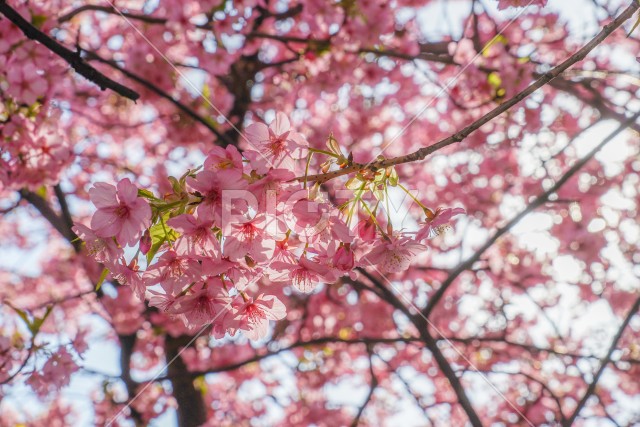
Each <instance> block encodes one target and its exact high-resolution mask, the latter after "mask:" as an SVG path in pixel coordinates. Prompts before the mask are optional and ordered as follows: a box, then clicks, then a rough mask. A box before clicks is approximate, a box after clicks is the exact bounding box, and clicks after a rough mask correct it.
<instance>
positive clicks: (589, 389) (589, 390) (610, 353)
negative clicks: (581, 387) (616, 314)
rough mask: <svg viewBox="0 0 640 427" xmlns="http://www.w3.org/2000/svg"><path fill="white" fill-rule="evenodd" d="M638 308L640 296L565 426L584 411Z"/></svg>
mask: <svg viewBox="0 0 640 427" xmlns="http://www.w3.org/2000/svg"><path fill="white" fill-rule="evenodd" d="M638 309H640V298H637V299H636V302H635V303H634V304H633V306H632V307H631V309H630V310H629V313H628V314H627V317H625V319H624V321H623V322H622V324H621V325H620V328H618V332H617V333H616V335H615V337H613V341H612V342H611V345H610V346H609V351H607V354H606V356H605V357H604V358H603V359H602V361H601V362H600V368H599V369H598V372H596V374H595V375H594V377H593V380H592V381H591V384H589V387H587V391H586V392H585V393H584V396H582V399H580V402H578V406H576V409H575V410H574V411H573V413H572V414H571V416H570V417H569V419H567V420H566V422H564V423H563V424H562V425H563V426H564V427H570V426H571V425H573V422H574V421H575V420H576V418H577V417H578V415H580V411H582V408H584V405H585V404H586V403H587V400H589V398H590V397H591V395H592V394H593V393H594V392H595V391H596V386H597V385H598V381H599V380H600V377H601V376H602V374H603V372H604V370H605V369H606V368H607V365H608V364H609V363H610V362H611V357H612V356H613V352H614V351H615V350H616V348H617V347H618V341H620V338H622V334H623V333H624V330H625V329H626V328H627V326H628V325H629V322H631V319H632V318H633V316H635V314H636V313H637V312H638Z"/></svg>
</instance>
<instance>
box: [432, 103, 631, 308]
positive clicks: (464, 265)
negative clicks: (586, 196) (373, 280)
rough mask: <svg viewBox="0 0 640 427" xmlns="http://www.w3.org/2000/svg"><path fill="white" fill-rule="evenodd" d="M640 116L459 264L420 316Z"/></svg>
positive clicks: (592, 152) (614, 132)
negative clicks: (456, 280) (459, 277)
mask: <svg viewBox="0 0 640 427" xmlns="http://www.w3.org/2000/svg"><path fill="white" fill-rule="evenodd" d="M639 116H640V113H638V114H635V115H634V116H632V117H631V118H629V119H627V120H626V121H625V122H624V123H622V124H621V125H620V126H618V128H617V129H616V130H614V131H613V132H611V133H610V134H609V135H608V136H607V137H606V138H605V139H603V140H602V142H600V144H598V145H597V146H596V147H595V148H594V149H592V150H591V151H590V152H589V153H588V154H587V155H586V156H584V157H583V158H582V159H580V160H579V161H577V162H576V163H575V164H574V165H573V166H572V167H571V168H570V169H569V170H568V171H567V172H566V173H565V174H564V175H563V176H562V177H561V178H560V179H559V180H558V181H556V183H555V184H554V185H553V186H552V187H551V188H549V189H548V190H547V191H545V192H544V193H542V194H540V195H539V196H538V197H536V198H535V199H534V200H533V201H532V202H531V203H530V204H529V205H528V206H527V207H526V208H525V209H524V210H523V211H521V212H520V213H519V214H518V215H516V216H515V217H514V218H513V219H512V220H511V221H509V222H508V223H507V224H506V225H504V226H503V227H501V228H499V229H498V230H497V231H496V232H495V233H494V234H493V236H491V238H490V239H489V240H487V241H486V242H485V243H484V245H482V246H481V247H480V248H479V249H478V250H477V251H476V252H475V253H474V254H473V255H472V256H471V257H469V258H467V260H466V261H464V262H462V263H460V264H459V265H458V266H457V267H456V268H455V269H454V270H453V271H452V272H451V273H450V274H449V276H447V278H446V279H445V280H444V282H443V283H442V285H440V287H439V288H438V290H437V291H436V292H434V294H433V296H432V297H431V298H429V301H428V303H427V305H426V307H425V308H424V310H423V312H422V314H423V315H424V316H425V317H429V315H430V314H431V312H432V311H433V309H434V308H435V307H436V305H437V304H438V302H440V300H441V299H442V297H443V296H444V294H445V292H446V291H447V289H448V288H449V287H450V286H451V284H452V283H453V282H454V281H455V279H456V278H457V277H458V276H459V275H460V274H462V273H463V272H464V271H466V270H467V269H469V268H471V267H472V266H473V264H474V263H475V262H476V261H478V260H479V259H480V257H481V256H482V254H483V253H484V252H485V251H487V249H489V248H490V247H491V246H493V244H494V243H495V242H496V241H497V240H498V239H499V238H500V237H502V236H503V235H504V234H506V233H507V232H508V231H509V230H511V228H513V226H515V225H516V224H517V223H518V222H520V220H522V219H523V218H524V217H525V216H527V215H528V214H529V213H531V212H533V211H534V210H535V209H537V208H538V207H540V206H542V205H543V204H544V203H545V202H547V201H548V200H549V197H550V196H551V195H552V194H554V193H555V192H556V191H558V190H559V189H560V188H561V187H562V186H563V185H564V184H565V183H566V182H567V181H568V180H569V179H570V178H571V177H572V176H573V175H575V174H576V173H577V172H578V171H579V170H580V169H582V167H583V166H584V165H585V164H587V162H589V160H591V159H592V158H593V156H595V155H596V153H597V152H598V151H600V150H601V149H602V148H603V147H604V146H605V145H607V144H608V143H609V142H611V140H613V138H615V137H616V136H617V135H618V134H620V133H621V132H622V131H623V130H625V129H626V128H628V127H629V126H630V125H631V124H633V123H635V121H636V120H637V119H638V117H639Z"/></svg>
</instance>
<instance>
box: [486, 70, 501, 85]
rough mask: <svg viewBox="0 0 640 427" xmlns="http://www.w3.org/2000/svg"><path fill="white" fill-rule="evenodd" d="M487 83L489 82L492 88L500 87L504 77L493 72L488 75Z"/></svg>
mask: <svg viewBox="0 0 640 427" xmlns="http://www.w3.org/2000/svg"><path fill="white" fill-rule="evenodd" d="M487 83H489V84H490V85H491V87H492V88H494V89H498V88H500V86H502V79H501V78H500V75H499V74H498V73H495V72H491V73H489V75H488V76H487Z"/></svg>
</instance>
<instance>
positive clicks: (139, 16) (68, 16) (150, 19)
mask: <svg viewBox="0 0 640 427" xmlns="http://www.w3.org/2000/svg"><path fill="white" fill-rule="evenodd" d="M89 10H92V11H96V12H103V13H108V14H111V15H120V14H122V16H124V17H125V18H128V19H133V20H136V21H142V22H146V23H148V24H166V23H167V18H159V17H155V16H150V15H145V14H143V13H131V12H124V11H117V10H116V9H114V8H113V7H111V6H100V5H97V4H85V5H82V6H80V7H78V8H76V9H73V10H72V11H70V12H68V13H65V14H64V15H62V16H61V17H59V18H58V22H59V23H63V22H67V21H70V20H72V19H73V18H74V17H75V16H77V15H79V14H81V13H82V12H85V11H89Z"/></svg>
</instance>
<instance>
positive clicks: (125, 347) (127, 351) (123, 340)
mask: <svg viewBox="0 0 640 427" xmlns="http://www.w3.org/2000/svg"><path fill="white" fill-rule="evenodd" d="M118 340H119V341H120V372H121V373H120V378H121V379H122V381H123V382H124V384H125V386H126V388H127V395H128V396H129V399H132V398H133V397H134V396H135V395H136V387H137V385H138V383H136V382H135V381H134V380H133V379H132V378H131V356H132V355H133V349H134V347H135V345H136V334H131V335H118ZM129 410H130V411H131V417H132V418H133V419H134V420H135V423H136V425H137V426H138V425H142V424H143V423H142V421H143V420H142V414H140V412H139V411H137V410H136V409H135V408H134V407H133V406H132V405H129Z"/></svg>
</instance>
